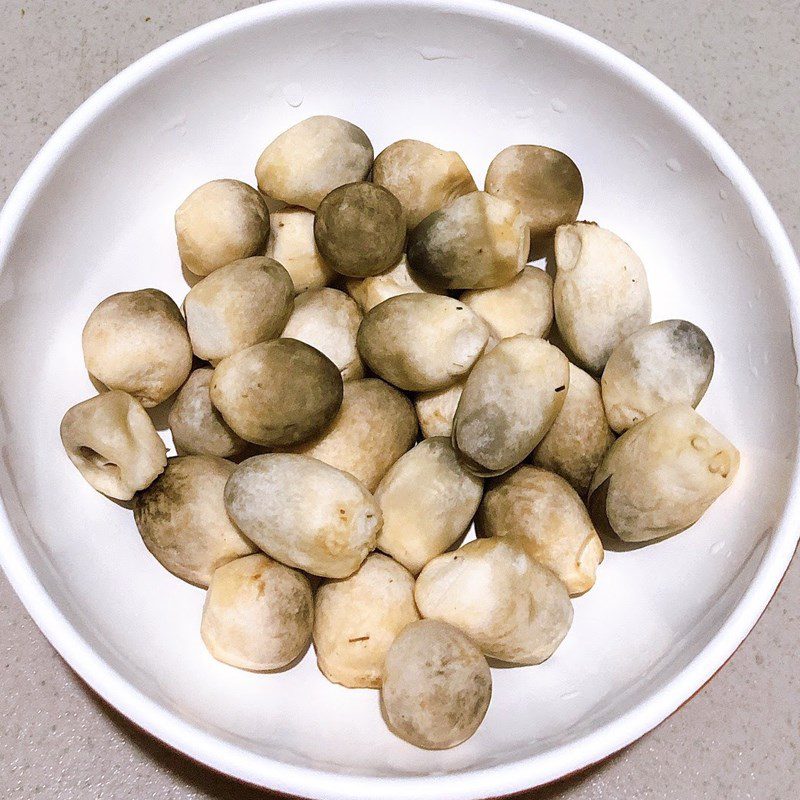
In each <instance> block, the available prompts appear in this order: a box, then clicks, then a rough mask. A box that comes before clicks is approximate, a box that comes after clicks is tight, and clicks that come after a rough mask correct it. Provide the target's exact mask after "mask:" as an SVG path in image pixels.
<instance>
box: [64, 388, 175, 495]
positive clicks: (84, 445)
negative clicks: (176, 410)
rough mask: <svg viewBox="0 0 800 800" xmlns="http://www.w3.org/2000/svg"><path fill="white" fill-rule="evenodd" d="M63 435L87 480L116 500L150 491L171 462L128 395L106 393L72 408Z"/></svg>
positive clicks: (149, 422) (147, 419) (144, 415)
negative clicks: (147, 489) (150, 486)
mask: <svg viewBox="0 0 800 800" xmlns="http://www.w3.org/2000/svg"><path fill="white" fill-rule="evenodd" d="M60 433H61V442H62V444H63V445H64V449H65V450H66V451H67V456H69V460H70V461H71V462H72V463H73V464H74V465H75V466H76V467H77V468H78V471H79V472H80V473H81V475H82V476H83V477H84V478H85V479H86V482H87V483H88V484H89V485H90V486H91V487H92V488H93V489H97V491H98V492H102V493H103V494H104V495H107V496H108V497H113V498H114V499H115V500H130V499H131V498H132V497H133V495H134V493H135V492H138V491H139V490H140V489H146V488H147V487H148V486H149V485H150V484H151V483H152V482H153V481H154V480H155V479H156V478H157V477H158V476H159V475H160V474H161V472H162V471H163V469H164V467H165V466H166V464H167V448H166V447H165V446H164V442H163V441H162V440H161V437H160V436H159V435H158V433H156V429H155V427H153V422H152V420H151V419H150V416H149V415H148V413H147V412H146V411H145V410H144V408H142V404H141V403H140V402H139V401H138V400H136V399H135V398H133V397H131V396H130V395H129V394H126V393H125V392H120V391H115V390H112V391H110V392H103V394H99V395H96V396H95V397H90V398H89V399H88V400H84V401H83V402H82V403H78V404H77V405H75V406H72V408H70V409H69V411H67V413H66V414H64V418H63V419H62V420H61V430H60Z"/></svg>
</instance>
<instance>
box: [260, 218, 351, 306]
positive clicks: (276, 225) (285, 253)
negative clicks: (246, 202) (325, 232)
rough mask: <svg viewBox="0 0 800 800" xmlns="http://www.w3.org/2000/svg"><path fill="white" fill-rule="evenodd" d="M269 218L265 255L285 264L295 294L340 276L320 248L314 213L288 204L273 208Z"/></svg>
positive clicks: (320, 285) (325, 283)
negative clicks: (315, 235) (315, 233)
mask: <svg viewBox="0 0 800 800" xmlns="http://www.w3.org/2000/svg"><path fill="white" fill-rule="evenodd" d="M270 220H271V222H270V235H269V241H268V242H267V252H266V255H267V256H268V257H269V258H274V259H275V260H276V261H277V262H278V263H280V264H283V266H284V268H285V269H286V271H287V272H288V273H289V275H290V276H291V278H292V283H294V290H295V294H300V293H301V292H305V291H306V290H308V289H321V288H322V287H323V286H327V285H328V284H329V283H331V282H332V281H333V280H334V278H336V277H337V275H336V272H335V271H334V270H333V268H332V267H331V266H330V265H329V264H327V263H326V262H325V259H324V258H323V257H322V256H321V255H320V253H319V250H317V243H316V242H315V241H314V213H313V212H311V211H309V210H308V209H305V208H300V207H299V206H289V207H287V208H282V209H280V210H279V211H274V212H273V213H272V215H271V217H270Z"/></svg>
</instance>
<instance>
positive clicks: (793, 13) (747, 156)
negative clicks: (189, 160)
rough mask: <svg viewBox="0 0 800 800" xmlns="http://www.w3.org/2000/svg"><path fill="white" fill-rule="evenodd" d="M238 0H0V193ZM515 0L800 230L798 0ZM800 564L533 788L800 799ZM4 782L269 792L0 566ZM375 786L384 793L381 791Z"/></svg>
mask: <svg viewBox="0 0 800 800" xmlns="http://www.w3.org/2000/svg"><path fill="white" fill-rule="evenodd" d="M247 5H251V3H248V2H234V0H192V1H191V2H186V1H185V0H181V1H180V2H179V1H178V0H127V1H126V2H112V1H111V0H109V2H106V3H103V2H92V1H91V0H31V1H30V2H26V0H14V2H9V0H0V202H1V201H2V200H4V199H5V197H6V196H7V194H8V192H9V191H10V190H11V187H12V186H13V185H14V183H15V181H16V180H17V178H18V177H19V175H20V173H21V172H22V170H23V169H24V167H25V166H26V164H27V163H28V162H29V161H30V159H31V158H32V157H33V156H34V155H35V153H36V152H37V150H38V149H39V147H40V146H41V145H42V143H43V142H44V141H45V139H46V138H47V137H48V136H49V134H50V133H51V132H52V131H53V129H54V128H55V127H56V126H57V125H58V124H59V123H60V122H61V121H62V120H63V119H64V118H65V117H66V116H67V115H68V114H69V113H70V112H71V111H72V110H73V109H74V108H75V107H76V106H77V105H78V104H79V103H80V102H81V101H82V100H84V99H85V98H86V97H87V96H88V95H89V94H90V93H91V92H92V91H94V89H96V88H97V87H99V86H100V85H101V84H103V83H104V82H105V81H106V80H107V79H108V78H110V77H111V76H112V75H114V74H115V73H116V72H118V71H119V70H120V69H122V68H123V67H124V66H126V65H127V64H129V63H130V62H131V61H133V60H135V59H136V58H138V57H139V56H141V55H143V54H144V53H146V52H148V51H149V50H151V49H152V48H154V47H156V46H157V45H159V44H161V43H163V42H165V41H167V40H168V39H170V38H172V37H173V36H175V35H177V34H179V33H182V32H183V31H185V30H187V29H189V28H192V27H194V26H196V25H198V24H200V23H202V22H205V21H207V20H209V19H213V18H214V17H218V16H221V15H223V14H225V13H228V12H230V11H234V10H236V9H239V8H243V7H245V6H247ZM519 5H523V6H526V7H528V8H532V9H534V10H536V11H539V12H541V13H543V14H547V15H549V16H553V17H556V18H557V19H560V20H562V21H564V22H566V23H568V24H570V25H573V26H575V27H577V28H579V29H581V30H583V31H585V32H587V33H589V34H591V35H593V36H595V37H597V38H599V39H601V40H602V41H604V42H607V43H608V44H610V45H612V46H613V47H616V48H617V49H619V50H621V51H622V52H623V53H626V54H627V55H629V56H631V57H633V58H634V59H635V60H636V61H638V62H640V63H641V64H643V65H644V66H645V67H647V68H648V69H650V70H651V71H652V72H654V73H655V74H656V75H657V76H659V77H660V78H662V79H663V80H665V81H666V82H667V83H668V84H669V85H670V86H672V87H673V88H674V89H676V90H677V91H678V92H679V93H680V94H682V95H683V96H684V97H685V98H687V99H688V100H689V102H691V103H692V104H693V105H694V106H695V107H696V108H698V109H699V110H700V112H701V113H702V114H703V115H704V116H705V117H706V118H708V119H709V120H710V121H711V122H712V124H714V125H715V126H716V127H717V129H718V130H720V131H721V132H722V134H723V135H724V136H725V137H726V138H727V140H728V141H729V142H730V143H731V144H732V145H733V147H734V148H735V149H736V150H737V152H738V153H739V154H740V155H741V156H742V157H743V158H744V160H745V162H746V163H747V164H748V166H749V167H750V168H751V170H752V171H753V172H754V173H755V176H756V178H757V179H758V180H759V182H760V183H761V185H762V186H763V187H764V189H765V190H766V192H767V195H768V196H769V197H770V199H771V201H772V203H773V204H774V205H775V207H776V208H777V210H778V213H779V215H780V216H781V218H782V220H783V222H784V224H785V225H786V227H787V229H788V231H789V234H790V235H791V236H792V239H793V241H794V244H795V247H797V246H798V245H800V231H798V221H799V220H800V191H798V187H800V156H798V148H800V88H799V87H800V44H798V39H799V37H800V25H799V24H798V19H799V18H800V2H798V0H754V1H751V2H746V1H745V0H736V2H732V1H731V0H717V2H715V1H714V0H638V2H632V1H623V0H593V1H592V2H586V0H582V1H581V2H577V1H576V0H560V1H559V2H524V3H519ZM799 640H800V563H798V561H797V559H796V560H795V562H794V564H793V566H792V568H791V569H790V570H789V573H788V575H787V577H786V578H785V580H784V582H783V584H782V586H781V588H780V589H779V591H778V593H777V595H776V596H775V598H774V600H773V601H772V603H771V604H770V606H769V608H768V609H767V611H766V613H765V614H764V616H763V618H762V619H761V621H760V622H759V624H758V625H757V626H756V628H755V630H754V631H753V633H752V634H751V635H750V636H749V638H748V639H747V641H746V642H745V643H744V645H743V646H742V647H741V648H740V649H739V650H738V652H737V653H736V654H735V655H734V657H733V658H732V659H731V660H730V662H729V663H728V664H727V665H726V666H725V667H724V668H723V669H722V671H721V672H720V673H719V674H718V675H717V677H716V678H715V679H714V680H713V681H712V682H711V683H710V684H709V685H708V686H706V687H705V688H704V689H703V690H702V691H701V692H700V693H699V694H698V695H697V696H696V697H695V698H694V699H693V700H691V701H690V702H689V703H688V704H687V705H685V706H684V707H683V708H681V709H680V710H679V711H678V712H677V713H676V714H674V715H673V716H672V717H671V718H670V719H669V720H667V721H666V722H665V723H664V724H662V725H661V726H660V727H659V728H657V729H656V730H655V731H653V732H652V733H650V734H649V735H647V736H645V737H644V738H643V739H642V740H640V741H639V742H637V743H636V744H634V745H632V746H631V747H629V748H627V749H626V750H624V751H623V752H622V753H620V754H618V755H617V756H614V757H613V758H611V759H610V760H608V761H606V762H605V763H603V764H601V765H600V766H598V767H595V768H593V769H591V770H589V771H588V772H585V773H583V774H582V775H580V776H577V777H573V778H570V779H568V780H567V781H564V782H561V783H559V784H557V785H555V786H552V787H549V788H547V789H544V790H540V791H538V792H531V793H529V795H526V798H527V800H533V799H534V798H536V799H537V800H542V799H544V798H547V799H548V800H550V799H553V798H559V799H561V798H563V799H564V800H567V799H569V800H590V799H591V800H644V798H652V799H653V800H689V799H690V798H691V800H704V799H705V798H708V799H709V800H723V799H724V800H744V799H745V798H753V800H789V798H794V797H800V676H799V675H798V672H800V670H798V667H800V646H798V642H799ZM0 797H2V798H3V799H4V800H19V799H20V798H26V799H27V798H33V797H38V798H48V799H49V798H53V800H55V798H58V800H78V799H79V798H80V800H101V798H113V800H123V799H127V798H129V799H131V800H134V799H135V800H140V799H141V800H143V799H144V798H148V800H149V798H159V800H178V798H180V799H181V800H186V799H188V798H228V797H231V798H232V797H236V798H240V799H241V800H250V799H251V798H253V799H254V798H265V797H269V795H268V794H266V793H262V792H258V791H256V790H251V789H249V788H245V787H242V786H240V785H239V784H236V783H235V782H233V781H230V780H227V779H225V778H222V777H220V776H218V775H215V774H213V773H211V772H210V771H207V770H205V769H203V768H202V767H199V766H197V765H195V764H194V763H192V762H190V761H189V760H187V759H185V758H183V757H182V756H180V755H177V754H175V753H173V752H172V751H170V750H168V749H167V748H165V747H163V746H162V745H160V744H159V743H158V742H156V741H155V740H153V739H151V738H150V737H149V736H147V735H146V734H143V733H141V732H139V731H138V730H136V729H135V728H133V727H132V726H131V725H130V724H129V723H128V722H126V721H125V720H124V719H122V718H121V717H120V716H119V715H118V714H117V713H116V712H115V711H113V710H112V709H110V708H108V707H107V706H106V705H105V704H104V703H103V702H102V701H100V700H98V699H97V697H96V696H95V695H94V694H93V693H92V692H91V691H90V690H88V689H87V688H86V687H85V686H84V684H83V683H82V682H81V681H80V680H79V679H78V678H77V677H76V676H75V675H74V674H73V673H72V672H71V670H70V669H69V668H68V667H67V666H66V664H65V663H64V662H63V661H62V660H61V659H60V658H59V656H58V655H56V653H55V652H54V651H53V649H52V648H51V647H50V645H49V644H48V643H47V642H46V641H45V639H44V637H43V636H42V635H41V634H40V633H39V631H38V629H37V628H36V626H35V625H34V624H33V622H31V620H30V619H29V618H28V616H27V614H26V613H25V611H24V610H23V608H22V606H21V605H20V603H19V601H18V600H17V599H16V596H15V595H14V593H13V592H12V590H11V588H10V587H9V585H8V583H7V581H6V580H5V578H4V577H2V576H0ZM376 800H379V799H378V798H376Z"/></svg>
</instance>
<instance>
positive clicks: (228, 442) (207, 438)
mask: <svg viewBox="0 0 800 800" xmlns="http://www.w3.org/2000/svg"><path fill="white" fill-rule="evenodd" d="M213 374H214V370H213V369H209V368H208V367H202V368H200V369H196V370H195V371H194V372H192V374H191V375H190V376H189V378H188V380H187V381H186V383H184V384H183V387H182V388H181V390H180V391H179V392H178V396H177V397H176V398H175V402H174V403H173V404H172V407H171V408H170V410H169V417H168V425H169V429H170V430H171V431H172V441H173V443H174V444H175V449H176V450H177V451H178V455H181V456H189V455H197V456H217V457H218V458H230V457H231V456H235V455H238V454H239V453H242V452H244V450H245V448H246V447H247V442H245V440H244V439H242V438H241V437H239V436H237V435H236V434H235V433H234V432H233V431H232V430H231V429H230V426H229V425H228V424H227V423H226V422H225V420H224V419H223V418H222V414H220V413H219V411H217V409H216V408H214V406H213V405H212V404H211V396H210V394H209V392H208V389H209V386H210V385H211V377H212V376H213Z"/></svg>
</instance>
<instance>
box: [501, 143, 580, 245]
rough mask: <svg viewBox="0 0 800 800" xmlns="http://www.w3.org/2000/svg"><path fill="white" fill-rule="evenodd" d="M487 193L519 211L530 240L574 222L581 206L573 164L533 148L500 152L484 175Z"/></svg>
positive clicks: (561, 156) (524, 146)
mask: <svg viewBox="0 0 800 800" xmlns="http://www.w3.org/2000/svg"><path fill="white" fill-rule="evenodd" d="M486 191H487V192H489V194H491V195H494V196H495V197H502V198H503V199H504V200H508V201H509V202H511V203H514V205H516V206H517V207H518V208H519V209H520V211H522V213H523V215H524V216H525V221H526V222H527V223H528V226H529V228H530V231H531V238H532V239H540V238H541V237H543V236H549V235H552V234H553V233H554V232H555V230H556V228H557V227H558V226H559V225H566V224H567V223H569V222H574V221H575V220H576V219H577V218H578V211H580V207H581V203H582V202H583V180H582V178H581V173H580V170H579V169H578V167H577V166H576V165H575V162H574V161H573V160H572V159H571V158H570V157H569V156H568V155H566V154H565V153H562V152H560V151H559V150H553V149H552V148H551V147H543V146H542V145H536V144H515V145H511V147H506V149H505V150H501V151H500V152H499V153H498V154H497V155H496V156H495V157H494V158H493V159H492V163H491V164H489V169H488V170H487V172H486Z"/></svg>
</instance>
